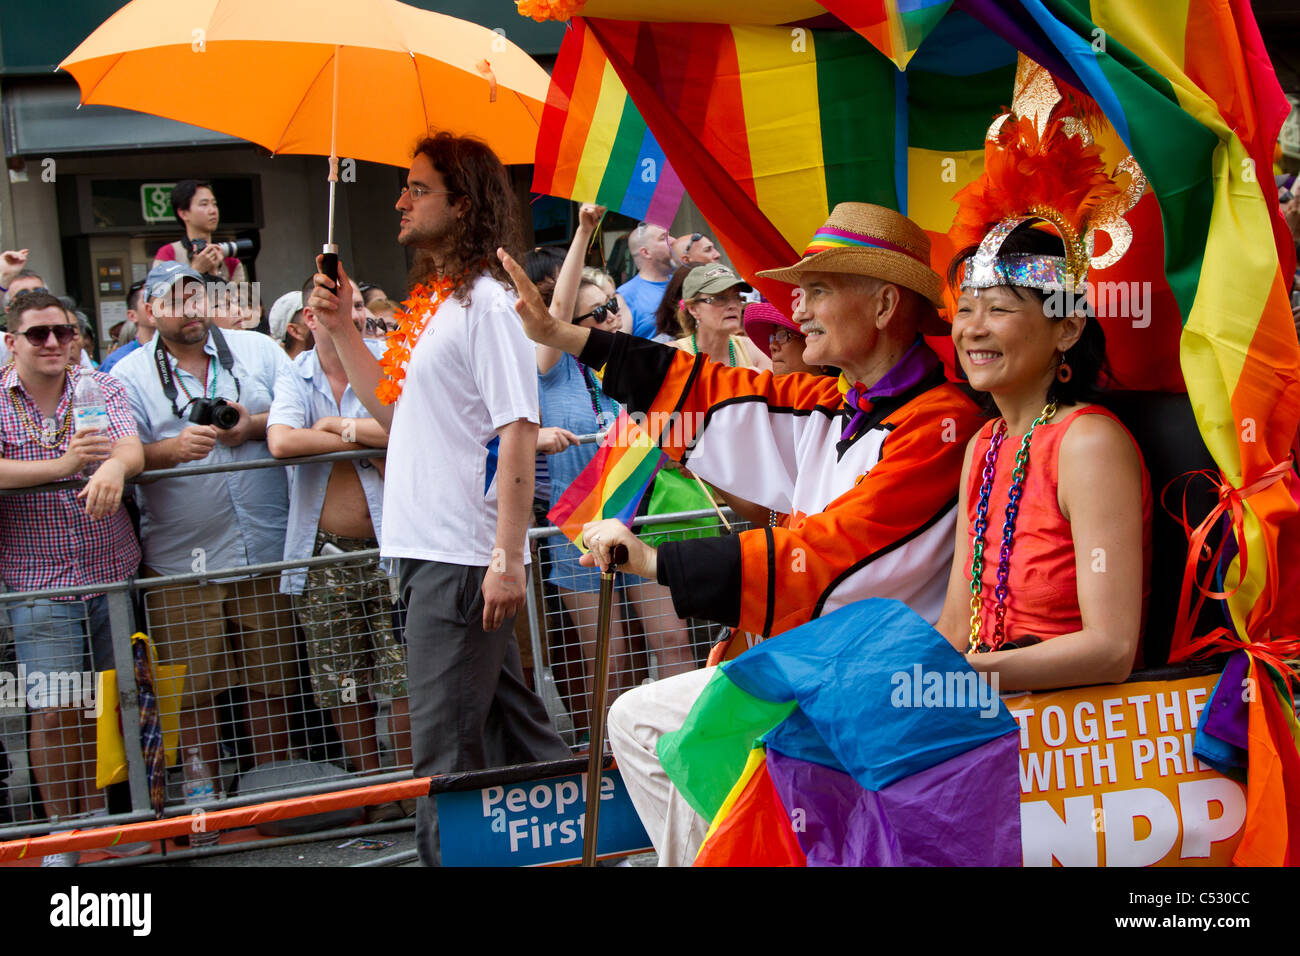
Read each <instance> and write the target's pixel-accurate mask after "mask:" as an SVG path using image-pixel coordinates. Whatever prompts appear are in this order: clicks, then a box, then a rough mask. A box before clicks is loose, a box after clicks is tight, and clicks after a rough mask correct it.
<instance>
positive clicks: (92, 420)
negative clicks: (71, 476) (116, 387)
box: [72, 367, 108, 476]
mask: <svg viewBox="0 0 1300 956" xmlns="http://www.w3.org/2000/svg"><path fill="white" fill-rule="evenodd" d="M85 428H89V429H93V430H94V431H97V432H99V433H100V434H101V435H107V434H108V403H107V402H105V401H104V390H103V389H102V388H100V386H99V382H97V381H95V376H94V375H93V374H91V373H90V372H89V371H88V370H87V369H86V368H84V367H80V368H79V369H78V373H77V389H76V391H75V392H73V395H72V431H73V434H76V433H77V432H79V431H81V430H82V429H85ZM98 467H99V463H98V462H91V463H90V464H88V465H87V466H86V467H85V469H83V473H84V474H85V475H87V476H89V475H92V474H94V472H95V469H96V468H98Z"/></svg>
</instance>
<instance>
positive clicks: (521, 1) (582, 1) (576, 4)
mask: <svg viewBox="0 0 1300 956" xmlns="http://www.w3.org/2000/svg"><path fill="white" fill-rule="evenodd" d="M586 5H587V0H515V6H516V7H518V8H519V15H520V16H521V17H532V18H533V19H534V20H536V21H537V22H538V23H541V22H542V21H544V20H568V19H570V18H571V17H573V16H575V15H577V14H579V13H581V12H582V8H583V7H584V6H586Z"/></svg>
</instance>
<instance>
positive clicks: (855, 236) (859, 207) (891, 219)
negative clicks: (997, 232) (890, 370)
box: [758, 202, 943, 306]
mask: <svg viewBox="0 0 1300 956" xmlns="http://www.w3.org/2000/svg"><path fill="white" fill-rule="evenodd" d="M807 272H845V273H850V274H852V275H862V276H870V277H871V278H873V279H881V280H883V281H885V282H894V283H897V284H898V285H900V286H902V287H903V288H905V289H911V290H912V291H913V292H916V293H919V294H920V295H923V296H925V298H927V299H929V300H930V301H931V302H932V303H934V304H935V305H936V306H942V305H943V298H942V293H941V289H942V288H943V282H942V280H941V279H940V278H939V274H938V273H937V272H935V271H934V270H933V269H931V268H930V238H929V236H927V235H926V234H925V232H924V231H923V230H922V229H921V227H920V226H918V225H917V224H916V223H914V222H912V220H910V219H908V218H907V217H906V216H903V215H900V214H899V213H897V212H895V211H894V210H893V209H889V208H887V207H885V206H875V205H872V204H870V203H862V202H842V203H840V204H839V205H837V206H836V207H835V208H834V209H833V210H832V211H831V215H830V218H829V219H827V220H826V223H825V225H823V226H822V227H821V228H820V229H818V230H817V231H816V232H815V233H814V234H813V237H812V239H811V240H810V241H809V243H808V248H807V249H805V250H804V255H803V258H802V259H800V260H799V261H798V262H797V263H795V264H794V265H792V266H789V267H787V268H784V269H767V270H764V271H763V272H760V273H758V275H759V276H761V277H763V278H765V279H776V280H778V281H781V282H789V283H792V284H796V285H797V284H798V282H799V280H800V277H801V276H802V275H803V274H804V273H807Z"/></svg>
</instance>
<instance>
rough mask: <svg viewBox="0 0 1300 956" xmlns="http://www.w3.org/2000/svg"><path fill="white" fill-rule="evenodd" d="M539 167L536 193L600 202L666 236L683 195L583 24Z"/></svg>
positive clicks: (569, 40) (548, 116)
mask: <svg viewBox="0 0 1300 956" xmlns="http://www.w3.org/2000/svg"><path fill="white" fill-rule="evenodd" d="M535 162H536V165H535V166H534V170H533V192H535V193H542V194H544V195H548V196H563V197H565V198H568V199H574V200H577V201H578V202H594V203H599V204H600V205H602V206H605V207H607V208H609V209H613V210H617V211H618V212H621V213H622V214H623V215H625V216H630V217H631V218H633V219H639V220H642V221H644V222H649V223H653V224H654V225H657V226H663V227H664V228H665V229H666V228H668V227H669V226H671V225H672V221H673V218H674V217H675V216H676V215H677V207H678V206H680V205H681V202H682V195H683V194H684V193H685V187H683V186H682V181H681V180H680V179H678V178H677V174H676V173H675V172H674V171H673V168H672V166H671V164H669V162H668V160H667V159H666V158H665V157H664V151H663V150H662V149H660V148H659V144H658V143H657V142H656V141H655V138H654V135H653V134H652V133H651V132H650V130H649V129H647V128H646V123H645V120H644V119H642V118H641V114H640V113H639V112H637V108H636V106H634V105H633V103H632V99H631V97H629V96H628V94H627V89H626V88H625V87H624V86H623V83H622V81H621V80H619V78H618V74H617V73H615V72H614V68H613V67H612V66H611V65H610V62H609V60H608V59H607V58H606V56H605V54H604V51H602V50H601V48H600V44H599V43H597V42H596V38H595V37H594V36H593V35H592V34H591V31H590V30H588V28H587V26H586V24H585V23H584V22H583V21H582V20H576V21H575V22H574V24H573V25H572V26H571V27H570V30H569V34H568V35H567V36H566V37H565V40H564V44H563V46H562V47H561V48H560V54H559V57H558V58H557V59H556V61H555V71H554V72H553V73H552V74H551V88H550V91H549V92H548V93H547V95H546V108H545V109H544V110H543V112H542V124H541V129H540V130H539V131H538V136H537V158H536V161H535Z"/></svg>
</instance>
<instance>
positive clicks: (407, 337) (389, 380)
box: [375, 278, 459, 405]
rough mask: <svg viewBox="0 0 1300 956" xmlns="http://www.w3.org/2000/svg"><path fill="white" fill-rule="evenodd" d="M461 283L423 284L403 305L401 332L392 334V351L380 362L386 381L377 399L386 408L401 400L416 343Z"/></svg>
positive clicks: (379, 389)
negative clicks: (435, 314)
mask: <svg viewBox="0 0 1300 956" xmlns="http://www.w3.org/2000/svg"><path fill="white" fill-rule="evenodd" d="M458 284H459V283H458V282H457V281H456V280H455V279H454V278H444V279H439V280H438V281H437V282H434V283H431V284H429V285H425V284H424V283H420V284H419V285H417V286H416V287H415V288H414V289H412V290H411V297H410V298H409V299H407V300H406V301H405V302H403V303H402V307H403V308H402V311H401V312H399V313H398V314H397V319H398V325H397V329H396V331H393V332H389V333H388V338H387V342H388V348H387V350H385V352H384V357H383V358H381V359H380V360H379V368H380V370H381V371H382V372H383V373H384V376H385V378H384V379H383V381H381V382H380V383H379V385H378V386H376V388H375V397H376V398H378V399H379V400H380V401H381V402H383V403H384V404H385V405H391V404H393V403H394V402H395V401H397V400H398V399H399V398H401V396H402V388H403V386H404V385H405V383H406V365H407V363H408V362H410V361H411V352H413V351H414V350H415V343H416V342H418V341H420V336H421V335H423V334H424V327H425V326H426V325H428V324H429V322H430V321H432V319H433V316H434V313H436V312H437V311H438V306H440V305H442V303H443V302H445V301H446V300H447V297H448V296H450V295H451V294H452V293H453V292H455V291H456V287H457V285H458Z"/></svg>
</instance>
